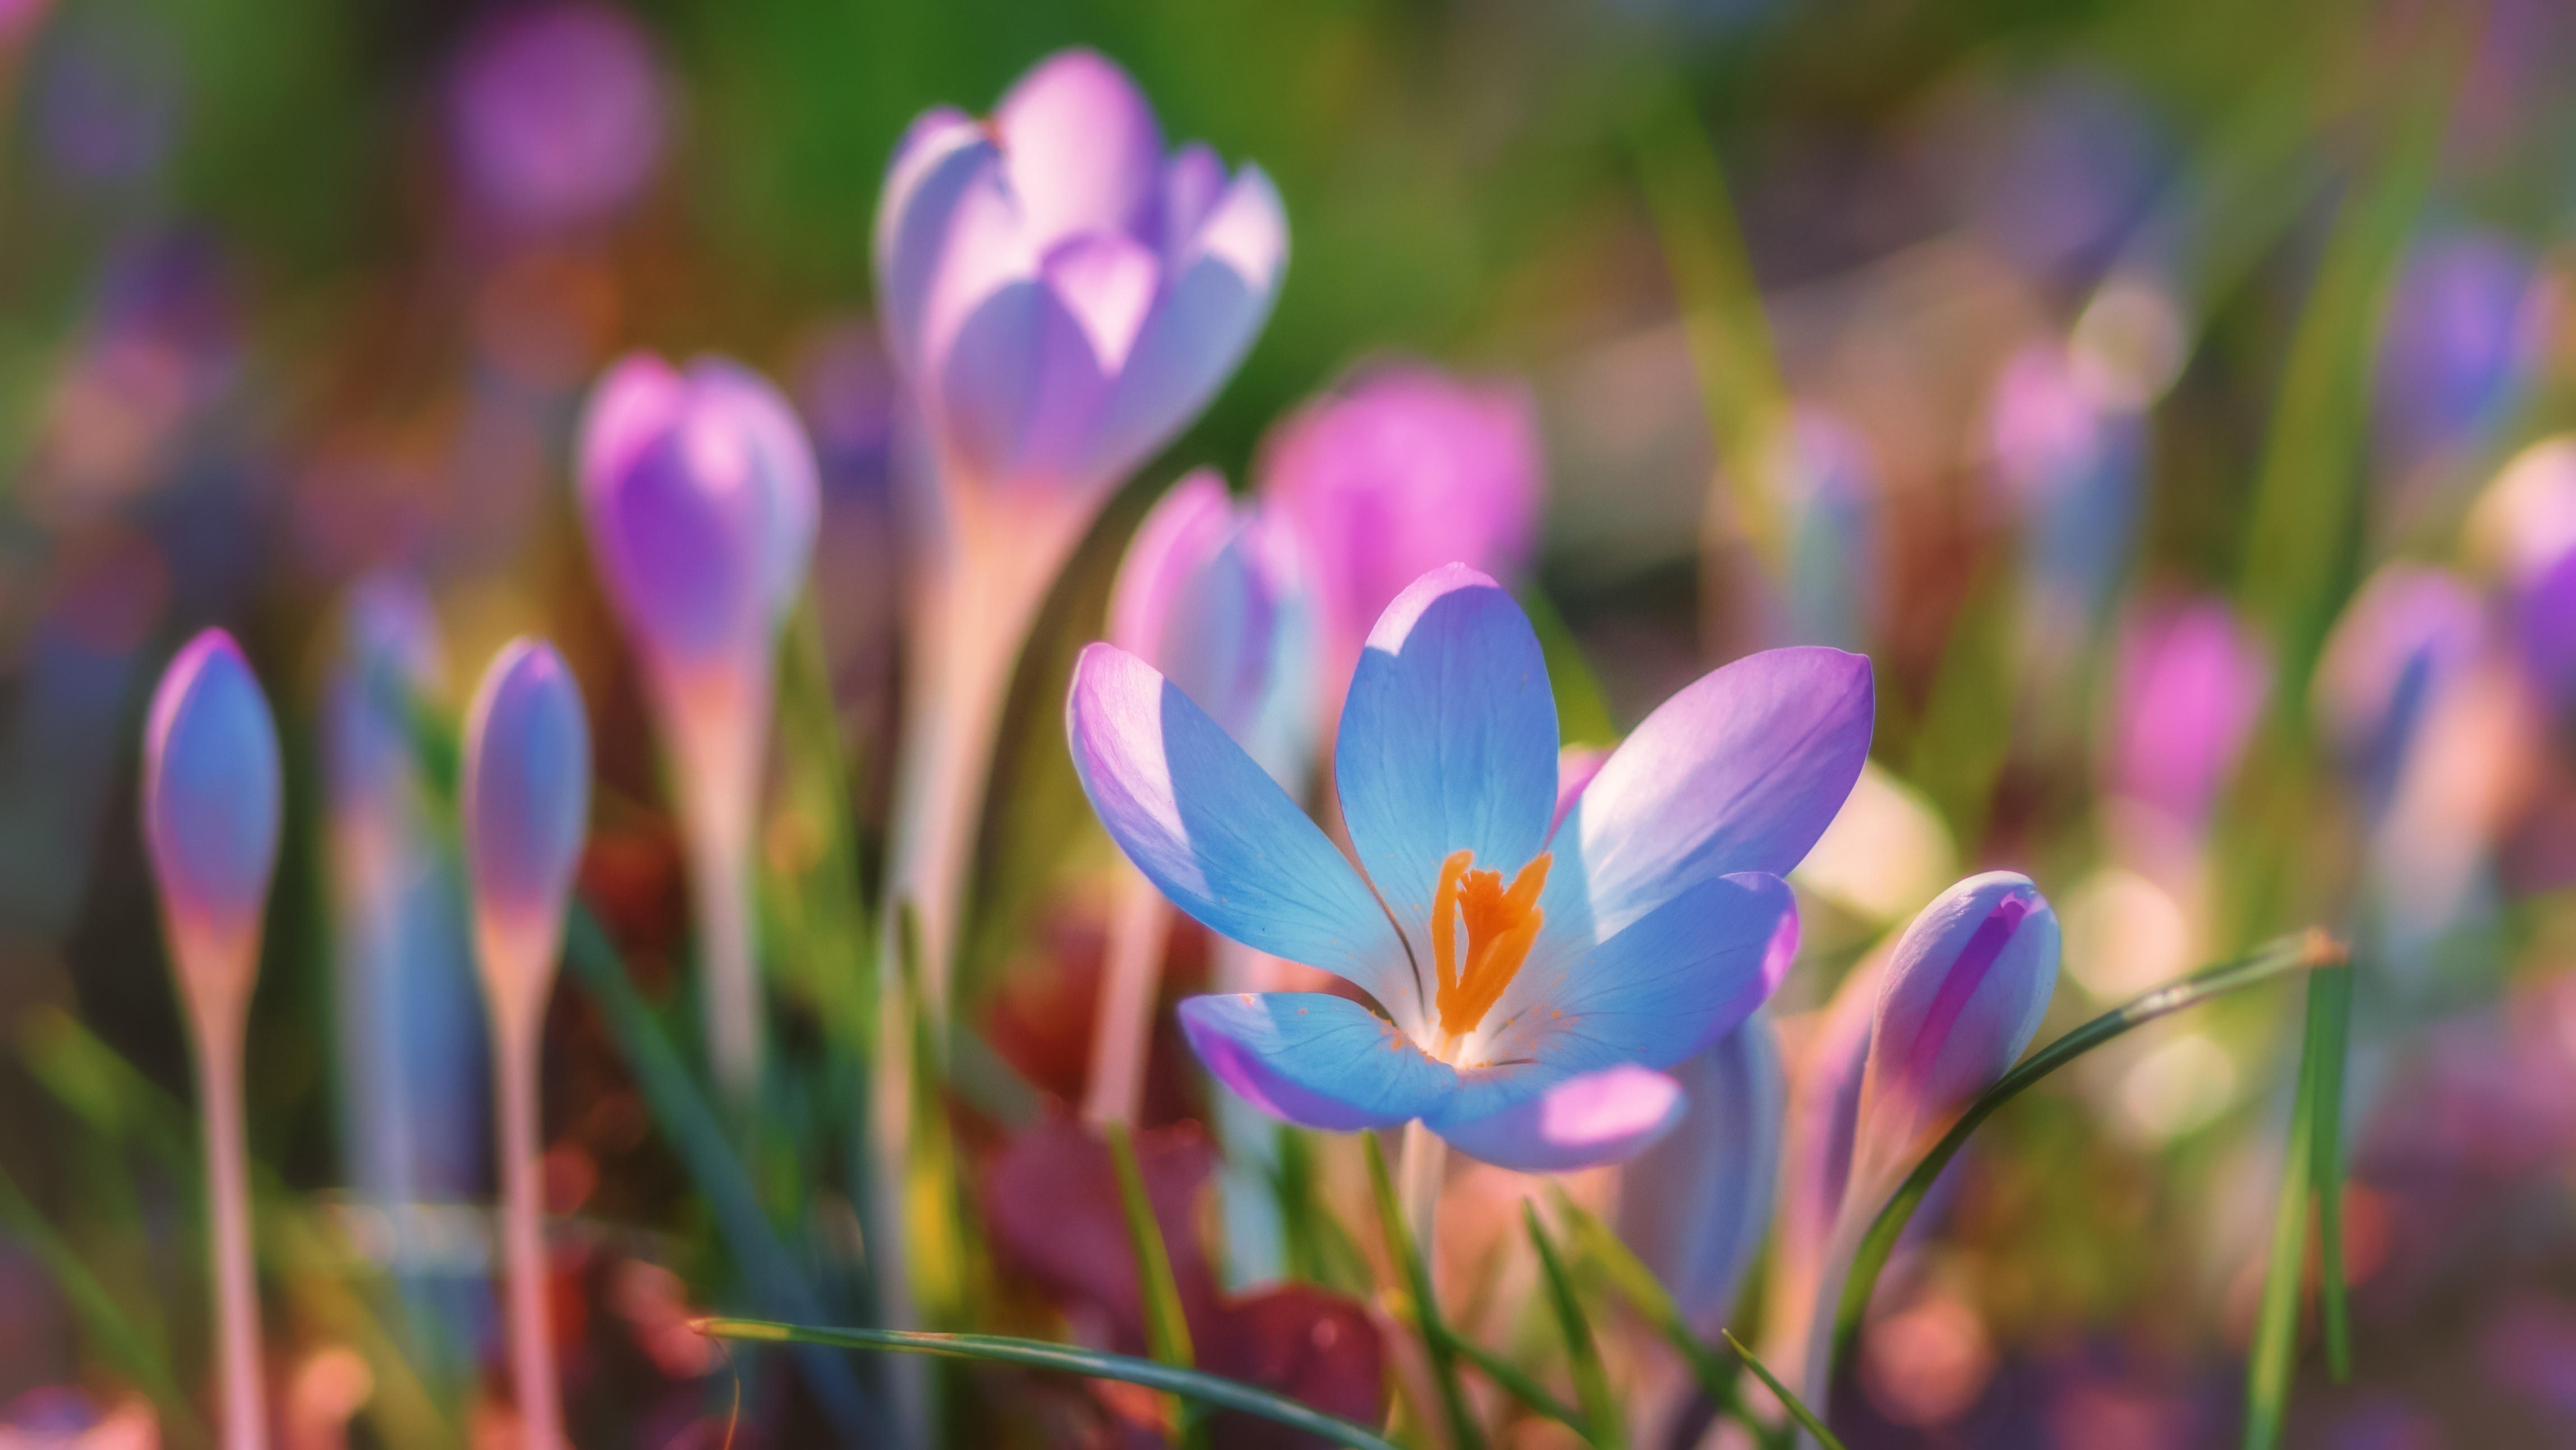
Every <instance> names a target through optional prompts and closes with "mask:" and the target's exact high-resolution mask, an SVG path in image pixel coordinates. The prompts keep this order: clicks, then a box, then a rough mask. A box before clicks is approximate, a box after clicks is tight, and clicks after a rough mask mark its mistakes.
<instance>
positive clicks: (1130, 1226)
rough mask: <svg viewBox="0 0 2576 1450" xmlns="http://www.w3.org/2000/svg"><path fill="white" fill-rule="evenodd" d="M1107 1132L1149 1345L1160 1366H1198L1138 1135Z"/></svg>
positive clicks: (1187, 1426)
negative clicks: (1138, 1148) (1140, 1161)
mask: <svg viewBox="0 0 2576 1450" xmlns="http://www.w3.org/2000/svg"><path fill="white" fill-rule="evenodd" d="M1102 1132H1104V1133H1105V1134H1106V1135H1107V1136H1108V1139H1109V1161H1110V1163H1111V1164H1112V1165H1113V1166H1114V1167H1115V1168H1116V1169H1117V1172H1118V1205H1119V1207H1120V1208H1121V1209H1122V1210H1124V1212H1125V1213H1126V1216H1127V1243H1128V1246H1129V1247H1130V1248H1131V1249H1133V1250H1134V1251H1135V1254H1136V1295H1137V1299H1138V1301H1139V1302H1140V1303H1142V1304H1143V1305H1144V1308H1145V1343H1146V1345H1147V1347H1148V1348H1149V1350H1150V1351H1151V1353H1152V1354H1153V1356H1154V1362H1155V1363H1157V1364H1168V1365H1171V1366H1173V1367H1175V1368H1178V1369H1190V1368H1193V1367H1195V1366H1196V1364H1197V1358H1196V1355H1195V1354H1194V1353H1193V1351H1192V1349H1191V1346H1190V1322H1189V1317H1188V1315H1187V1314H1185V1313H1184V1312H1183V1311H1182V1309H1181V1289H1180V1284H1179V1282H1178V1281H1177V1280H1175V1279H1174V1278H1173V1277H1172V1256H1171V1254H1170V1252H1169V1251H1167V1250H1166V1249H1165V1248H1164V1246H1163V1226H1162V1225H1161V1224H1160V1223H1158V1222H1156V1221H1155V1219H1154V1200H1153V1199H1152V1198H1150V1197H1148V1196H1147V1195H1146V1192H1145V1172H1144V1169H1143V1168H1141V1167H1139V1166H1138V1164H1137V1162H1136V1140H1135V1137H1134V1136H1133V1135H1132V1134H1130V1133H1129V1132H1128V1131H1127V1125H1126V1124H1125V1123H1123V1122H1111V1123H1108V1124H1105V1125H1104V1126H1103V1128H1102ZM1172 1410H1173V1414H1172V1423H1174V1424H1176V1425H1180V1426H1182V1427H1184V1429H1183V1439H1184V1440H1190V1441H1196V1440H1198V1439H1201V1438H1203V1437H1202V1436H1200V1435H1199V1434H1198V1433H1197V1427H1196V1426H1194V1425H1192V1424H1191V1423H1190V1419H1191V1417H1190V1414H1189V1409H1188V1407H1187V1406H1186V1405H1182V1404H1175V1405H1174V1406H1173V1407H1172Z"/></svg>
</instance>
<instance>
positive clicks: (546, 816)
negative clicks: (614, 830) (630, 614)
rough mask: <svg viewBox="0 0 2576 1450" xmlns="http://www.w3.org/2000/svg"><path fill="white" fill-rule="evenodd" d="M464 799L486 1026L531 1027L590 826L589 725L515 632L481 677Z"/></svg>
mask: <svg viewBox="0 0 2576 1450" xmlns="http://www.w3.org/2000/svg"><path fill="white" fill-rule="evenodd" d="M461 798H462V803H463V813H464V819H465V870H466V876H467V878H468V879H469V881H470V882H471V883H472V885H473V889H474V915H475V934H476V938H477V943H478V945H479V946H480V947H481V950H482V957H483V975H484V981H485V987H486V991H487V992H488V993H489V996H490V999H491V1004H492V1010H493V1016H494V1019H495V1020H494V1026H495V1028H496V1030H499V1031H501V1032H503V1033H505V1034H506V1033H511V1032H518V1031H533V1030H534V1026H535V1014H536V1013H537V1012H538V1011H540V1010H542V1008H543V1005H544V1002H545V989H546V986H547V985H548V983H550V982H551V981H552V980H553V974H554V965H555V951H556V948H557V946H558V945H559V944H560V942H561V940H562V936H563V916H564V906H565V902H566V899H567V898H568V897H569V896H570V894H571V891H572V877H573V868H574V867H575V866H577V865H579V864H580V860H581V844H582V838H583V836H584V835H585V834H586V833H587V831H588V828H589V823H590V719H589V716H588V714H587V713H586V712H585V711H584V710H583V708H582V703H581V689H580V687H579V686H578V685H576V684H575V683H574V682H573V677H572V671H571V670H570V669H569V668H567V667H566V666H565V664H564V661H563V656H561V655H559V654H557V653H555V649H554V646H552V645H550V644H547V643H545V642H544V641H542V640H535V639H529V638H526V637H524V636H522V637H521V638H518V639H514V640H512V641H510V643H508V644H507V645H504V646H502V649H501V653H500V654H499V655H497V656H495V657H494V658H493V660H492V664H491V667H490V668H489V669H487V670H485V671H484V672H483V683H482V686H481V687H480V688H479V689H477V690H476V691H475V693H474V705H473V709H472V711H471V712H470V713H469V714H468V715H467V717H466V722H465V776H464V782H463V785H462V787H461Z"/></svg>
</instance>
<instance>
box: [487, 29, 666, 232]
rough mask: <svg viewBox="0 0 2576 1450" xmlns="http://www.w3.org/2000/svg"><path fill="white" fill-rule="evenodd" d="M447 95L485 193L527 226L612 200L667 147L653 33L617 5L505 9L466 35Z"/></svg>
mask: <svg viewBox="0 0 2576 1450" xmlns="http://www.w3.org/2000/svg"><path fill="white" fill-rule="evenodd" d="M447 100H448V120H449V125H450V128H451V131H452V133H453V135H454V138H455V146H456V152H457V160H458V162H459V163H460V165H461V169H462V170H463V171H464V173H465V175H466V178H467V179H468V180H469V181H470V182H471V183H472V184H473V186H474V189H475V191H476V192H477V193H479V194H480V196H481V197H482V199H483V200H484V202H485V203H487V204H488V205H489V206H491V207H492V208H493V209H494V210H495V211H496V212H498V213H500V214H501V215H502V216H503V217H505V218H507V219H508V220H510V221H512V222H516V223H519V224H522V225H527V226H534V227H550V226H559V225H566V224H570V223H576V222H582V221H588V220H591V219H594V218H596V217H598V216H600V215H601V214H603V213H606V212H610V211H613V210H615V209H616V208H617V207H619V206H620V205H622V204H623V203H625V202H626V201H628V200H629V199H631V198H632V197H633V196H634V195H635V193H636V192H637V191H638V190H640V189H641V188H642V187H643V185H644V183H645V182H646V181H648V180H650V179H651V177H652V174H653V168H654V165H655V163H656V162H657V161H659V160H660V158H661V152H662V110H663V100H662V84H661V79H660V77H659V76H658V75H657V74H656V73H655V66H654V61H653V48H652V44H651V42H650V41H649V40H647V39H646V38H645V35H644V32H643V31H642V30H641V29H640V28H639V27H638V26H637V25H636V24H635V21H634V20H633V19H632V18H631V17H629V16H628V15H627V14H626V13H625V12H624V11H623V10H619V9H615V8H612V7H610V6H606V5H597V4H583V3H575V4H559V5H537V6H528V7H513V8H510V9H508V10H505V11H500V12H497V13H496V14H495V15H494V16H493V18H492V19H490V20H488V21H486V22H485V23H483V24H482V25H480V26H478V27H477V28H476V29H475V31H474V33H473V35H472V36H471V38H469V39H468V40H467V42H466V45H465V49H464V51H463V52H462V53H461V54H460V55H459V56H458V58H457V64H456V71H455V75H454V77H453V78H452V80H451V82H450V87H449V91H448V97H447Z"/></svg>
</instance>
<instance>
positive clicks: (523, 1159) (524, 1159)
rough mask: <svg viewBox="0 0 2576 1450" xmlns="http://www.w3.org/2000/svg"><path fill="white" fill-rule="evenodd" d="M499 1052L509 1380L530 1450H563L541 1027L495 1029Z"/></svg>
mask: <svg viewBox="0 0 2576 1450" xmlns="http://www.w3.org/2000/svg"><path fill="white" fill-rule="evenodd" d="M495 1025H496V1026H497V1027H500V1028H501V1030H500V1031H498V1032H497V1033H496V1034H495V1036H496V1038H497V1039H498V1041H497V1046H498V1047H499V1048H500V1051H499V1053H498V1054H497V1056H498V1059H499V1069H498V1070H499V1077H500V1091H501V1236H502V1249H503V1254H504V1257H505V1262H506V1269H507V1273H508V1281H509V1282H508V1295H509V1319H510V1373H511V1378H512V1379H513V1380H514V1381H515V1382H516V1383H515V1385H514V1389H515V1391H516V1394H517V1398H518V1404H519V1422H520V1441H519V1443H520V1444H521V1445H522V1446H524V1447H526V1450H562V1446H563V1444H564V1432H563V1402H562V1397H561V1391H560V1389H559V1388H558V1386H557V1385H556V1382H555V1347H554V1332H553V1329H552V1327H551V1325H550V1324H549V1323H548V1320H547V1315H546V1248H545V1239H544V1235H543V1232H542V1230H541V1227H540V1225H539V1223H538V1214H539V1212H540V1211H541V1208H542V1204H541V1203H540V1202H539V1197H540V1189H539V1163H538V1128H537V1050H538V1047H539V1045H540V1043H539V1034H538V1029H537V1024H536V1023H534V1022H511V1023H506V1024H503V1023H496V1024H495Z"/></svg>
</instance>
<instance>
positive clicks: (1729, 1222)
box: [1619, 1012, 1787, 1336]
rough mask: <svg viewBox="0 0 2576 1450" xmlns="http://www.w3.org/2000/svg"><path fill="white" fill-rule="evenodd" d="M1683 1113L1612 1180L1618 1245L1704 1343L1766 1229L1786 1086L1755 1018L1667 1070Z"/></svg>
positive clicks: (1776, 1053) (1767, 1026)
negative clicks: (1631, 1253) (1632, 1253)
mask: <svg viewBox="0 0 2576 1450" xmlns="http://www.w3.org/2000/svg"><path fill="white" fill-rule="evenodd" d="M1673 1077H1674V1078H1675V1079H1677V1080H1678V1081H1679V1082H1680V1083H1681V1086H1682V1092H1683V1094H1684V1096H1685V1099H1686V1102H1687V1106H1686V1107H1685V1109H1684V1111H1683V1114H1682V1118H1681V1122H1680V1123H1679V1125H1678V1126H1676V1127H1675V1128H1674V1130H1673V1131H1672V1132H1671V1133H1669V1134H1667V1135H1666V1136H1665V1137H1664V1139H1663V1141H1661V1142H1659V1143H1657V1144H1655V1145H1654V1146H1653V1147H1651V1148H1648V1149H1647V1150H1646V1151H1645V1153H1644V1154H1643V1155H1642V1156H1640V1157H1638V1158H1636V1159H1634V1160H1632V1161H1631V1162H1630V1163H1629V1164H1628V1165H1627V1166H1626V1167H1625V1168H1623V1169H1621V1170H1620V1174H1619V1236H1620V1237H1621V1238H1623V1239H1625V1240H1627V1242H1628V1246H1629V1247H1630V1248H1633V1249H1635V1250H1636V1251H1637V1256H1638V1257H1639V1258H1641V1259H1643V1260H1645V1262H1646V1265H1647V1267H1649V1268H1651V1269H1653V1270H1654V1271H1655V1277H1656V1278H1658V1279H1659V1280H1661V1281H1662V1282H1663V1285H1664V1287H1665V1289H1667V1290H1668V1291H1670V1292H1671V1294H1672V1296H1673V1302H1674V1303H1675V1304H1677V1305H1679V1306H1680V1308H1681V1311H1682V1313H1683V1314H1684V1315H1685V1316H1686V1317H1687V1318H1688V1319H1689V1320H1690V1322H1691V1324H1692V1325H1693V1326H1694V1327H1695V1328H1697V1329H1698V1330H1699V1332H1700V1333H1702V1334H1704V1335H1710V1336H1714V1335H1715V1334H1716V1332H1717V1329H1718V1327H1719V1326H1720V1325H1723V1324H1725V1323H1726V1322H1727V1321H1728V1317H1729V1316H1730V1315H1731V1314H1732V1313H1733V1312H1734V1310H1735V1300H1736V1293H1737V1291H1738V1290H1739V1289H1740V1288H1741V1287H1742V1285H1743V1282H1744V1274H1745V1271H1746V1270H1747V1269H1749V1268H1751V1267H1752V1264H1753V1260H1754V1258H1755V1256H1757V1255H1758V1254H1760V1253H1761V1251H1762V1241H1763V1239H1764V1238H1765V1237H1767V1236H1768V1234H1769V1231H1770V1227H1771V1200H1772V1191H1773V1188H1774V1185H1775V1184H1776V1183H1777V1181H1778V1178H1779V1172H1780V1125H1781V1111H1782V1108H1783V1107H1784V1105H1785V1104H1784V1099H1785V1098H1786V1096H1787V1086H1786V1083H1785V1082H1784V1081H1783V1079H1782V1076H1781V1070H1780V1045H1779V1040H1778V1035H1777V1034H1776V1033H1774V1032H1773V1031H1772V1029H1771V1021H1770V1019H1769V1018H1768V1017H1766V1016H1764V1015H1763V1014H1762V1013H1759V1012H1756V1013H1754V1014H1753V1015H1752V1016H1751V1017H1748V1018H1746V1019H1745V1021H1744V1023H1743V1025H1742V1026H1739V1027H1737V1028H1736V1029H1735V1030H1734V1031H1733V1032H1730V1033H1728V1034H1726V1036H1724V1037H1721V1038H1719V1039H1718V1041H1717V1043H1716V1045H1715V1046H1713V1047H1710V1048H1708V1049H1706V1050H1704V1051H1702V1052H1701V1053H1700V1054H1699V1055H1697V1056H1695V1057H1693V1058H1691V1059H1690V1060H1689V1061H1687V1062H1684V1063H1683V1064H1682V1065H1681V1066H1679V1067H1677V1068H1674V1069H1673Z"/></svg>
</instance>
